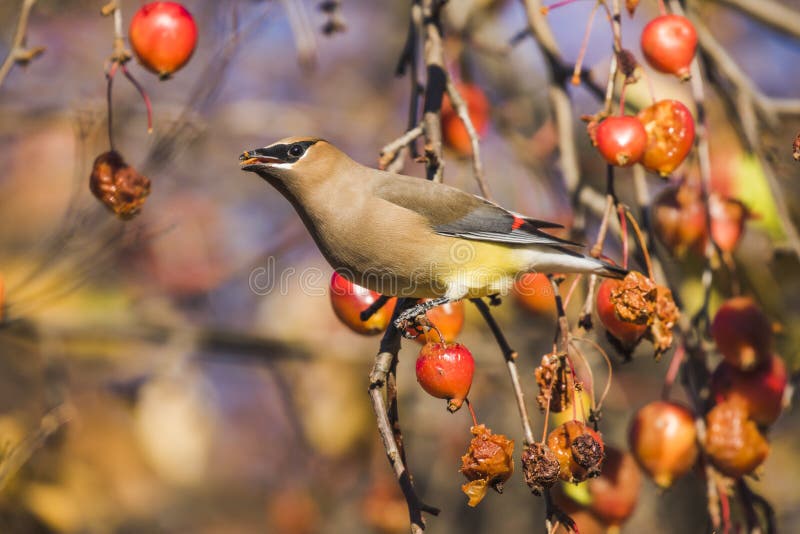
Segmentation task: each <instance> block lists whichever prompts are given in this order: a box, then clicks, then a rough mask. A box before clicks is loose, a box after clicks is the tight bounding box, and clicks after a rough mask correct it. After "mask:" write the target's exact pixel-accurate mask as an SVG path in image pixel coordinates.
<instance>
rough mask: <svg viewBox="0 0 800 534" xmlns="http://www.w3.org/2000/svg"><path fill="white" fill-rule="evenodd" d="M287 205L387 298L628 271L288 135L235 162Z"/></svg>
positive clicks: (526, 224) (440, 297)
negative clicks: (528, 276) (534, 275)
mask: <svg viewBox="0 0 800 534" xmlns="http://www.w3.org/2000/svg"><path fill="white" fill-rule="evenodd" d="M239 159H240V161H241V168H242V170H245V171H251V172H255V173H257V174H258V175H259V176H261V177H262V178H264V179H265V180H266V181H267V182H269V183H270V184H272V185H273V186H274V187H275V188H276V189H277V190H278V191H280V192H281V193H282V194H283V196H285V197H286V198H287V199H288V200H289V202H291V203H292V205H293V206H294V208H295V210H297V213H298V214H299V215H300V218H301V219H302V220H303V223H304V224H305V225H306V228H308V231H309V232H310V233H311V236H312V237H313V238H314V241H315V242H316V244H317V246H318V247H319V249H320V251H321V252H322V254H323V255H324V256H325V258H326V259H327V260H328V262H329V263H330V264H331V266H332V267H333V268H334V270H336V271H337V272H338V273H339V274H341V275H342V276H344V277H345V278H347V279H348V280H350V281H351V282H354V283H356V284H358V285H360V286H363V287H367V288H369V289H372V290H374V291H377V292H379V293H382V294H384V295H387V296H397V297H413V298H431V299H434V300H431V301H426V304H427V305H425V306H423V307H417V308H415V309H413V312H411V315H409V314H403V317H404V318H405V319H409V318H411V317H414V314H420V313H422V312H424V311H425V309H428V308H430V307H433V306H435V305H438V304H442V303H444V302H447V301H451V300H459V299H462V298H466V297H470V298H475V297H486V296H489V295H495V294H503V293H505V292H507V291H508V290H509V289H510V287H511V285H512V284H513V282H514V279H515V278H516V277H517V276H519V275H520V274H524V273H529V272H545V273H553V272H563V273H567V272H570V273H572V272H574V273H593V274H598V275H601V276H607V277H613V278H622V277H624V275H625V273H626V271H625V270H623V269H620V268H618V267H616V266H614V265H610V264H608V263H605V262H603V261H601V260H598V259H595V258H591V257H588V256H585V255H583V254H581V253H579V252H576V251H574V250H572V249H573V248H575V247H576V246H580V245H578V244H577V243H573V242H570V241H565V240H563V239H559V238H557V237H554V236H551V235H549V234H546V233H544V232H542V231H541V230H542V229H543V228H561V225H559V224H553V223H548V222H544V221H538V220H535V219H530V218H528V217H525V216H523V215H520V214H517V213H514V212H511V211H508V210H506V209H504V208H501V207H500V206H498V205H497V204H494V203H492V202H490V201H488V200H485V199H483V198H481V197H478V196H475V195H471V194H469V193H466V192H464V191H461V190H460V189H456V188H454V187H450V186H448V185H444V184H440V183H435V182H431V181H428V180H424V179H421V178H414V177H411V176H404V175H402V174H393V173H389V172H384V171H380V170H377V169H372V168H369V167H365V166H363V165H361V164H359V163H357V162H355V161H353V160H352V159H350V158H349V157H348V156H347V155H346V154H344V153H343V152H341V151H340V150H339V149H337V148H336V147H334V146H333V145H332V144H330V143H328V142H327V141H325V140H323V139H317V138H312V137H290V138H286V139H282V140H280V141H278V142H277V143H274V144H272V145H269V146H267V147H264V148H256V149H254V150H249V151H247V152H245V153H243V154H242V155H241V156H239Z"/></svg>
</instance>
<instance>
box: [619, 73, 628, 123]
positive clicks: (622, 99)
mask: <svg viewBox="0 0 800 534" xmlns="http://www.w3.org/2000/svg"><path fill="white" fill-rule="evenodd" d="M627 88H628V84H627V82H623V83H622V89H620V90H619V115H620V117H621V116H623V115H625V89H627Z"/></svg>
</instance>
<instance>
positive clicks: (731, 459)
mask: <svg viewBox="0 0 800 534" xmlns="http://www.w3.org/2000/svg"><path fill="white" fill-rule="evenodd" d="M705 450H706V454H708V457H709V458H710V459H711V463H712V464H714V467H716V468H717V469H719V471H720V472H721V473H723V474H725V475H728V476H729V477H733V478H741V477H743V476H744V475H748V474H750V473H752V472H753V471H754V470H755V469H756V468H757V467H758V466H759V465H761V464H762V463H763V462H764V460H765V459H766V458H767V455H768V454H769V444H768V443H767V440H766V438H764V436H763V435H762V434H761V432H759V431H758V427H757V426H756V424H755V423H754V422H753V421H751V420H750V419H748V418H747V406H746V405H745V403H744V402H741V401H740V400H739V399H735V398H732V399H729V400H727V401H724V402H720V403H719V404H717V405H716V406H714V408H712V409H711V411H710V412H708V414H707V415H706V441H705Z"/></svg>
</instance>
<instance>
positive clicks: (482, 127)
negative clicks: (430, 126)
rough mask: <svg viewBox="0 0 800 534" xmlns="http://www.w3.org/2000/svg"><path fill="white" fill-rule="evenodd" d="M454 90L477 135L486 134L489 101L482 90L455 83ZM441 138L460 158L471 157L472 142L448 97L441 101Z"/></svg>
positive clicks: (469, 84)
mask: <svg viewBox="0 0 800 534" xmlns="http://www.w3.org/2000/svg"><path fill="white" fill-rule="evenodd" d="M456 88H457V89H458V92H459V94H461V97H462V98H463V99H464V101H465V102H466V104H467V112H468V113H469V118H470V119H471V120H472V125H473V126H474V127H475V131H476V132H477V134H478V135H483V134H485V133H486V128H487V127H488V125H489V100H488V99H487V98H486V94H484V92H483V89H481V88H480V87H479V86H477V85H475V84H472V83H464V82H461V83H457V84H456ZM442 136H443V137H444V141H445V142H446V143H447V145H448V146H449V147H450V148H452V149H453V150H455V151H456V152H458V153H459V154H460V155H462V156H471V155H472V141H471V140H470V138H469V134H468V133H467V128H466V127H465V126H464V123H462V122H461V119H460V118H459V117H458V114H457V113H456V110H455V108H453V104H452V103H451V102H450V97H448V96H447V94H445V95H444V100H443V101H442Z"/></svg>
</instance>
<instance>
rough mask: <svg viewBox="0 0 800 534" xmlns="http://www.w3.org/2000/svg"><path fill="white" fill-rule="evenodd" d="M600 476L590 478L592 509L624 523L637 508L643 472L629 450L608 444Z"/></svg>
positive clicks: (607, 521) (611, 521) (606, 520)
mask: <svg viewBox="0 0 800 534" xmlns="http://www.w3.org/2000/svg"><path fill="white" fill-rule="evenodd" d="M605 453H606V455H605V459H604V460H603V470H602V472H601V473H600V476H599V477H597V478H593V479H591V480H589V482H588V489H589V495H590V496H591V497H592V501H591V503H590V504H589V510H590V511H591V512H592V513H593V514H594V515H595V516H597V517H598V518H600V519H601V520H602V521H603V522H604V523H605V524H606V525H621V524H622V523H624V522H625V520H626V519H628V518H629V517H630V516H631V514H633V510H634V509H635V508H636V502H637V501H638V500H639V488H640V487H641V485H642V475H641V474H640V473H639V467H638V466H637V465H636V460H635V459H634V458H633V456H632V455H631V454H630V453H628V452H623V451H620V450H619V449H616V448H614V447H606V450H605Z"/></svg>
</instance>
